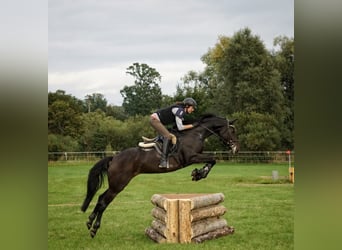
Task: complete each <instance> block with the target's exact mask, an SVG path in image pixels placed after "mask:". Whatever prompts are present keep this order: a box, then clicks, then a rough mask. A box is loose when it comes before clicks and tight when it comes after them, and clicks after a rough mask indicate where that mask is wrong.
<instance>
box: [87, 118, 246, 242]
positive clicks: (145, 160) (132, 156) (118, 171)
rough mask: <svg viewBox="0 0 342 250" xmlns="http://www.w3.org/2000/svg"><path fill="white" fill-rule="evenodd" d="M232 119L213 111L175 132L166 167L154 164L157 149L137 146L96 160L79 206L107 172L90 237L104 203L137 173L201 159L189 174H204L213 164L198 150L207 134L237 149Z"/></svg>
mask: <svg viewBox="0 0 342 250" xmlns="http://www.w3.org/2000/svg"><path fill="white" fill-rule="evenodd" d="M234 121H235V120H234ZM234 121H228V120H227V119H225V118H221V117H217V116H214V115H205V116H202V117H201V118H200V120H199V126H197V127H195V128H193V129H190V130H186V131H183V132H181V133H179V134H178V135H176V136H177V140H178V142H177V145H178V149H177V151H176V152H175V153H173V154H171V155H169V168H159V167H158V165H159V162H160V154H159V153H158V152H157V150H155V149H152V150H150V151H144V150H143V149H141V148H139V147H134V148H128V149H126V150H123V151H121V152H120V153H119V154H117V155H115V156H111V157H106V158H104V159H102V160H100V161H98V162H97V163H96V164H95V165H94V166H93V167H92V168H91V169H90V171H89V175H88V182H87V195H86V198H85V200H84V202H83V205H82V207H81V210H82V211H83V212H85V211H86V210H87V208H88V206H89V204H90V202H91V200H92V199H93V197H94V195H95V193H96V192H97V191H98V190H99V188H100V187H101V186H102V184H103V179H104V175H105V174H107V176H108V189H107V190H106V191H105V192H104V193H102V194H101V195H100V196H99V198H98V201H97V204H96V206H95V208H94V210H93V212H92V213H91V214H90V216H89V218H88V221H87V227H88V229H89V230H90V235H91V237H94V236H95V235H96V232H97V230H98V229H99V227H100V224H101V217H102V214H103V212H104V211H105V209H106V207H107V206H108V205H109V204H110V203H111V202H112V200H113V199H114V198H115V197H116V196H117V195H118V194H119V193H120V192H121V191H122V190H123V189H124V188H125V187H126V186H127V184H128V183H129V182H130V181H131V180H132V178H133V177H135V176H137V175H138V174H142V173H166V172H171V171H176V170H178V169H181V168H184V167H186V166H189V165H191V164H194V163H205V165H204V167H203V168H201V169H199V170H198V169H197V168H196V169H194V170H193V171H192V174H191V175H192V180H194V181H198V180H200V179H202V178H206V177H207V175H208V173H209V172H210V170H211V168H212V167H213V166H214V165H215V164H216V160H215V157H214V156H213V155H208V154H203V153H202V152H203V146H204V140H205V139H206V138H207V137H209V136H211V135H215V136H217V137H219V138H220V139H221V140H222V142H223V143H224V144H225V145H227V147H228V148H229V150H231V151H232V153H233V154H235V153H237V152H238V151H239V148H240V145H239V142H238V138H237V135H236V131H235V127H234V125H233V123H234ZM95 219H96V220H95ZM94 220H95V222H94Z"/></svg>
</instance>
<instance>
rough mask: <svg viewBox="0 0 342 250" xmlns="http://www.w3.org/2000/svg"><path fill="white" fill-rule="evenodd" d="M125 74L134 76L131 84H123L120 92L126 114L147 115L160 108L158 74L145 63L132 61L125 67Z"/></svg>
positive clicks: (160, 96) (160, 94)
mask: <svg viewBox="0 0 342 250" xmlns="http://www.w3.org/2000/svg"><path fill="white" fill-rule="evenodd" d="M126 73H127V74H129V75H131V76H133V77H134V78H135V80H134V85H133V86H125V87H124V88H123V89H122V90H120V93H121V95H122V97H123V98H124V100H123V104H122V106H123V108H124V109H125V112H126V113H127V114H128V115H131V116H135V115H147V114H150V113H151V112H152V111H153V110H154V109H157V108H160V106H161V101H162V93H161V88H160V87H159V84H158V83H159V82H160V81H161V76H160V74H159V73H158V72H157V71H156V69H154V68H151V67H150V66H148V65H147V64H144V63H143V64H139V63H133V65H132V66H129V67H128V68H127V72H126Z"/></svg>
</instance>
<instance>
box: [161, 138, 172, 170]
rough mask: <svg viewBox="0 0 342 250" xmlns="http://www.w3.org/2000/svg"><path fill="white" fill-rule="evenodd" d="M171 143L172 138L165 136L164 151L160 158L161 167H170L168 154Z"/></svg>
mask: <svg viewBox="0 0 342 250" xmlns="http://www.w3.org/2000/svg"><path fill="white" fill-rule="evenodd" d="M169 145H170V140H169V138H165V137H164V138H163V151H162V155H161V159H160V164H159V167H160V168H168V167H169V162H168V155H169Z"/></svg>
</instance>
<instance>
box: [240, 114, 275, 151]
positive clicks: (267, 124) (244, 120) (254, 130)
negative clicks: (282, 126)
mask: <svg viewBox="0 0 342 250" xmlns="http://www.w3.org/2000/svg"><path fill="white" fill-rule="evenodd" d="M233 117H234V118H237V119H238V120H237V122H236V124H237V128H238V130H237V131H238V134H239V142H240V147H241V150H252V151H265V150H277V149H279V147H280V142H281V133H280V131H279V129H278V126H279V124H278V123H279V122H278V120H277V119H276V118H275V117H274V116H273V115H271V114H267V113H265V114H261V113H257V112H254V111H253V112H250V113H246V112H236V113H234V114H233Z"/></svg>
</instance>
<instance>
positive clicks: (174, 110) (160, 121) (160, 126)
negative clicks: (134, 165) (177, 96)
mask: <svg viewBox="0 0 342 250" xmlns="http://www.w3.org/2000/svg"><path fill="white" fill-rule="evenodd" d="M196 108H197V103H196V101H195V100H194V99H192V98H190V97H188V98H185V99H184V100H183V102H178V103H176V104H174V105H171V106H169V107H166V108H162V109H159V110H157V111H156V112H155V113H153V114H152V115H151V117H150V124H151V126H152V127H153V128H154V129H155V130H156V131H157V132H158V133H159V134H161V135H162V136H163V152H162V155H161V161H160V164H159V167H160V168H168V167H169V166H168V160H167V157H168V151H169V144H170V140H171V138H172V136H171V134H170V132H169V131H168V130H167V129H166V128H165V125H169V124H174V123H176V125H177V128H178V130H186V129H191V128H194V127H195V126H196V125H197V124H187V125H184V124H183V120H184V115H185V114H186V113H187V114H191V113H192V112H193V111H195V109H196Z"/></svg>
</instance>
